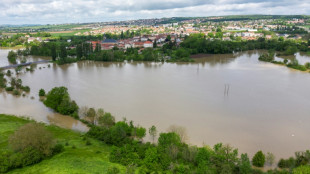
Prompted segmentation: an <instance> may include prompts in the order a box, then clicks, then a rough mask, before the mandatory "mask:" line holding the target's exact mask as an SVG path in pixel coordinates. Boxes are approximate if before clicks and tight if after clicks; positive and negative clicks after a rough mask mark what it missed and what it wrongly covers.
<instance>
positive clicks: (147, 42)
mask: <svg viewBox="0 0 310 174" xmlns="http://www.w3.org/2000/svg"><path fill="white" fill-rule="evenodd" d="M143 47H144V48H153V42H151V41H146V42H144V43H143Z"/></svg>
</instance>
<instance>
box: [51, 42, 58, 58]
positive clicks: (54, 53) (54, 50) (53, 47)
mask: <svg viewBox="0 0 310 174" xmlns="http://www.w3.org/2000/svg"><path fill="white" fill-rule="evenodd" d="M51 54H52V59H53V61H56V58H57V53H56V45H55V44H52V45H51Z"/></svg>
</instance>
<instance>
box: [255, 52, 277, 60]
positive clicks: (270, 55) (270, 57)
mask: <svg viewBox="0 0 310 174" xmlns="http://www.w3.org/2000/svg"><path fill="white" fill-rule="evenodd" d="M274 56H275V53H274V51H269V52H268V53H264V54H262V55H260V56H259V58H258V60H260V61H264V62H272V61H273V60H274Z"/></svg>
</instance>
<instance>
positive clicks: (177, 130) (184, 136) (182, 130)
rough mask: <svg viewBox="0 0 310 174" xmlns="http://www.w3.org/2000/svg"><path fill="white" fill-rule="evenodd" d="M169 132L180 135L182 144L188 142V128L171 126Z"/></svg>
mask: <svg viewBox="0 0 310 174" xmlns="http://www.w3.org/2000/svg"><path fill="white" fill-rule="evenodd" d="M168 132H174V133H176V134H178V135H179V137H180V139H181V142H182V143H185V142H186V141H187V140H188V135H187V131H186V128H185V127H183V126H177V125H171V126H170V127H169V128H168Z"/></svg>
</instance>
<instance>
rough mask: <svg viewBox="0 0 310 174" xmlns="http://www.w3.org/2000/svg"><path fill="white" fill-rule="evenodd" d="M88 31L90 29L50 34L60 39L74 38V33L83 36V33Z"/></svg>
mask: <svg viewBox="0 0 310 174" xmlns="http://www.w3.org/2000/svg"><path fill="white" fill-rule="evenodd" d="M87 31H90V29H82V30H73V31H71V32H54V33H53V32H51V35H52V36H53V37H60V36H74V35H75V34H76V33H79V32H80V33H81V34H83V33H84V32H87Z"/></svg>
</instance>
